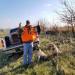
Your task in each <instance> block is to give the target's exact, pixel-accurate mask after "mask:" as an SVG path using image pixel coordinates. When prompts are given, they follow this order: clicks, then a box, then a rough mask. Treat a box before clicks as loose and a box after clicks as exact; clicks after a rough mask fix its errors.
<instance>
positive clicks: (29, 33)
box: [21, 26, 37, 42]
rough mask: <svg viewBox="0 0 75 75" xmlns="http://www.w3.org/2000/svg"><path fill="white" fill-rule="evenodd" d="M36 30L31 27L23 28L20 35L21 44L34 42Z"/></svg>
mask: <svg viewBox="0 0 75 75" xmlns="http://www.w3.org/2000/svg"><path fill="white" fill-rule="evenodd" d="M36 34H37V32H36V29H35V28H34V27H31V26H25V27H24V29H23V32H22V35H21V38H22V42H32V41H35V40H36Z"/></svg>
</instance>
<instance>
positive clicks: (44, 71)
mask: <svg viewBox="0 0 75 75" xmlns="http://www.w3.org/2000/svg"><path fill="white" fill-rule="evenodd" d="M40 37H41V38H40V40H41V41H40V48H41V50H43V51H44V52H46V53H48V51H49V50H48V48H46V47H47V45H48V43H54V44H56V45H57V47H58V48H59V49H60V50H61V51H62V52H65V51H71V50H75V38H72V37H71V39H72V42H71V41H67V39H65V41H64V42H62V41H60V40H59V39H58V36H55V35H51V36H49V38H46V37H45V36H44V35H41V36H40ZM64 38H65V37H64ZM60 39H61V38H60ZM35 60H36V59H35V56H34V55H33V61H34V62H36V61H35ZM57 64H58V71H57V67H56V65H57ZM0 75H75V55H74V54H71V53H65V54H63V55H61V56H59V57H58V61H56V58H51V59H50V60H49V61H42V62H36V63H35V64H34V65H30V66H28V68H27V69H26V68H25V67H24V66H23V55H21V56H19V55H15V56H13V57H10V58H9V55H7V54H5V53H0Z"/></svg>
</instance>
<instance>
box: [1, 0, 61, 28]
mask: <svg viewBox="0 0 75 75" xmlns="http://www.w3.org/2000/svg"><path fill="white" fill-rule="evenodd" d="M58 10H61V5H60V1H59V0H0V28H15V27H18V24H19V23H20V22H22V25H25V21H26V20H30V22H31V24H35V23H36V22H37V21H38V20H40V19H44V18H45V19H46V20H48V21H49V22H50V23H58V22H59V20H58V15H57V14H56V13H55V11H58Z"/></svg>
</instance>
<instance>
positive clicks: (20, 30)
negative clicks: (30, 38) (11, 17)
mask: <svg viewBox="0 0 75 75" xmlns="http://www.w3.org/2000/svg"><path fill="white" fill-rule="evenodd" d="M22 32H23V30H22V28H21V22H20V23H19V27H18V35H19V39H20V43H22V39H21V34H22Z"/></svg>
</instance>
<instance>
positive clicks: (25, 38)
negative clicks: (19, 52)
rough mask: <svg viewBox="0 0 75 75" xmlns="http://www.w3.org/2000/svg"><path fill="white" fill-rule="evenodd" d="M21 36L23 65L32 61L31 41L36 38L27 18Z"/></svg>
mask: <svg viewBox="0 0 75 75" xmlns="http://www.w3.org/2000/svg"><path fill="white" fill-rule="evenodd" d="M21 38H22V42H23V49H24V56H23V57H24V65H29V64H31V63H32V50H33V41H34V40H35V38H36V35H35V31H34V29H33V28H32V26H31V25H30V21H29V20H27V21H26V25H25V26H24V29H23V32H22V36H21Z"/></svg>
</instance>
